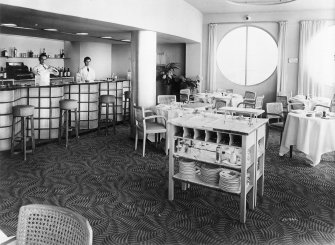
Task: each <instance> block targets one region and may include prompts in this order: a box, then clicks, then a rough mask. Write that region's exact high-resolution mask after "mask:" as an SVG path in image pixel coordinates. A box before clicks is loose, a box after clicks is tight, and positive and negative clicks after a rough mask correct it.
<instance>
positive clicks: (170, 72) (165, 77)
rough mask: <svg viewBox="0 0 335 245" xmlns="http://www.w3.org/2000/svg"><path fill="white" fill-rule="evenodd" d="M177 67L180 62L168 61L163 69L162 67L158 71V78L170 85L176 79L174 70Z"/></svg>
mask: <svg viewBox="0 0 335 245" xmlns="http://www.w3.org/2000/svg"><path fill="white" fill-rule="evenodd" d="M176 69H179V64H178V63H174V62H171V63H168V64H166V65H165V66H164V67H163V68H162V69H160V70H159V71H158V72H157V73H158V75H157V80H160V81H162V82H164V83H165V84H167V85H169V84H171V82H173V81H175V79H176V77H177V76H176V75H175V74H174V71H175V70H176Z"/></svg>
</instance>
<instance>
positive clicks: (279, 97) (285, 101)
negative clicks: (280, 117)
mask: <svg viewBox="0 0 335 245" xmlns="http://www.w3.org/2000/svg"><path fill="white" fill-rule="evenodd" d="M276 102H281V103H282V104H283V110H284V111H288V99H287V96H285V95H277V97H276Z"/></svg>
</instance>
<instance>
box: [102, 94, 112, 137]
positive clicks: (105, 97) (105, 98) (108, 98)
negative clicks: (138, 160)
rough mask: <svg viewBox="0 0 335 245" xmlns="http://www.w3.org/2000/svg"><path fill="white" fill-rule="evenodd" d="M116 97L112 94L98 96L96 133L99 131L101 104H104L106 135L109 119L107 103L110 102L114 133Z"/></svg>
mask: <svg viewBox="0 0 335 245" xmlns="http://www.w3.org/2000/svg"><path fill="white" fill-rule="evenodd" d="M115 103H116V97H115V96H114V95H100V97H99V113H98V133H99V132H100V127H101V124H102V123H103V120H102V118H101V110H102V105H103V104H106V119H105V134H106V135H108V123H109V122H110V121H111V119H109V105H110V104H112V108H113V130H114V134H115V123H116V109H115Z"/></svg>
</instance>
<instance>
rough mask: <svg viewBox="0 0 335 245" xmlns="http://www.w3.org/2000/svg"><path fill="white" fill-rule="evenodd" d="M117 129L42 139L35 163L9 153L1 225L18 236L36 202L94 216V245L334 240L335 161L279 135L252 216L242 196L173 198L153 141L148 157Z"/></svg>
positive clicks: (199, 192) (0, 197)
mask: <svg viewBox="0 0 335 245" xmlns="http://www.w3.org/2000/svg"><path fill="white" fill-rule="evenodd" d="M128 135H129V128H128V127H126V126H124V125H118V126H117V134H116V136H114V135H110V136H108V137H105V136H97V135H96V133H95V132H92V133H89V134H86V135H82V136H81V138H80V141H79V142H78V143H76V141H75V140H71V142H70V147H69V149H68V150H66V149H65V147H64V146H63V145H62V146H60V145H58V144H56V143H50V144H45V145H40V146H38V147H37V149H36V153H35V154H34V155H28V157H27V161H23V160H22V155H15V156H13V157H9V156H6V155H4V154H2V156H1V159H0V160H1V163H0V229H1V230H3V231H4V232H5V233H6V234H7V235H15V232H16V226H17V218H18V211H19V208H20V207H21V206H22V205H26V204H30V203H42V204H51V205H57V206H62V207H67V208H70V209H72V210H74V211H77V212H78V213H80V214H82V215H83V216H85V217H86V218H87V219H88V220H89V222H90V224H91V226H92V228H93V234H94V243H93V244H294V245H298V244H304V245H305V244H335V164H334V161H331V160H333V159H331V158H330V159H328V160H329V161H322V162H321V163H320V164H319V165H318V166H316V167H311V166H310V165H309V162H308V160H306V158H304V157H303V155H302V154H300V153H296V152H294V156H293V158H292V159H289V157H288V156H284V157H279V156H278V151H279V145H278V144H279V142H278V141H279V136H278V134H272V135H271V138H270V144H269V147H268V150H267V155H266V163H265V193H264V197H263V198H261V199H260V198H259V199H258V205H257V207H256V209H255V210H248V211H247V222H246V223H245V224H242V223H240V222H239V202H238V197H237V196H233V195H229V194H225V193H221V192H217V191H213V190H209V189H206V188H202V187H198V186H191V188H190V189H189V190H187V191H185V192H183V191H181V190H180V188H179V184H178V182H177V187H176V189H175V200H174V201H172V202H171V201H168V199H167V180H168V168H167V166H168V157H167V156H165V155H164V153H163V150H161V149H156V148H155V147H154V145H153V144H149V145H148V146H147V151H146V152H147V156H146V157H145V158H142V157H141V150H142V143H140V144H139V149H138V151H137V152H135V151H134V141H133V140H131V139H130V138H129V137H128Z"/></svg>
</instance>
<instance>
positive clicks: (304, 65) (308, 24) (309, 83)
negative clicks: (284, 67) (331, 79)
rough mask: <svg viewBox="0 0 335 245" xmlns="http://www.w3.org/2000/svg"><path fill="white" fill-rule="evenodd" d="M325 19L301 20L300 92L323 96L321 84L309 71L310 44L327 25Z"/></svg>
mask: <svg viewBox="0 0 335 245" xmlns="http://www.w3.org/2000/svg"><path fill="white" fill-rule="evenodd" d="M326 23H327V22H326V21H325V20H303V21H300V44H299V70H298V94H303V95H310V96H322V95H321V88H320V86H321V85H320V84H319V83H318V82H317V81H315V80H313V78H312V76H311V75H310V73H309V72H308V70H309V68H308V45H309V44H310V42H311V40H312V38H313V37H314V36H315V35H316V34H317V33H319V32H320V31H321V30H322V29H323V28H325V26H326Z"/></svg>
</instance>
